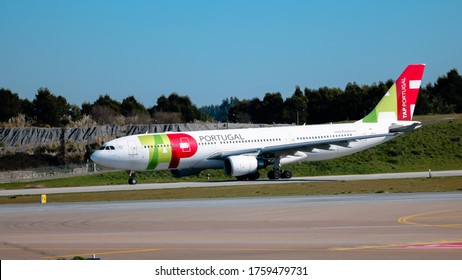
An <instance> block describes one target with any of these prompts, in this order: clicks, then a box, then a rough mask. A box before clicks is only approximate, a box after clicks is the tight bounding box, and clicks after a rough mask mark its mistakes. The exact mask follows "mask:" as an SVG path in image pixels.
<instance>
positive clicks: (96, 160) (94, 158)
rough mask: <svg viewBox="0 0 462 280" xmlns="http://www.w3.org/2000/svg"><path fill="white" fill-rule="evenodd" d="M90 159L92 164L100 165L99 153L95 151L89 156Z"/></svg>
mask: <svg viewBox="0 0 462 280" xmlns="http://www.w3.org/2000/svg"><path fill="white" fill-rule="evenodd" d="M90 159H91V160H92V161H93V162H94V163H98V164H101V151H95V152H93V153H92V154H91V156H90Z"/></svg>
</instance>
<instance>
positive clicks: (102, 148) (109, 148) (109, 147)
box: [99, 145, 115, 151]
mask: <svg viewBox="0 0 462 280" xmlns="http://www.w3.org/2000/svg"><path fill="white" fill-rule="evenodd" d="M99 150H100V151H101V150H106V151H109V150H115V147H114V146H104V145H103V146H101V148H99Z"/></svg>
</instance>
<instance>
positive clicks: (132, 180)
mask: <svg viewBox="0 0 462 280" xmlns="http://www.w3.org/2000/svg"><path fill="white" fill-rule="evenodd" d="M127 173H128V176H130V178H128V184H129V185H136V183H137V181H136V175H135V171H132V170H128V171H127Z"/></svg>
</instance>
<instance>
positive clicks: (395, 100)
mask: <svg viewBox="0 0 462 280" xmlns="http://www.w3.org/2000/svg"><path fill="white" fill-rule="evenodd" d="M424 69H425V64H410V65H408V66H407V67H406V69H405V70H404V71H403V73H401V75H400V76H399V78H398V79H397V80H396V81H395V83H394V84H393V85H392V87H391V88H390V89H389V90H388V92H387V93H386V94H385V96H384V97H383V98H382V100H380V102H379V104H377V106H376V107H375V108H374V110H373V111H372V112H371V113H370V114H369V115H367V116H366V117H365V118H364V119H362V120H360V122H368V123H371V122H390V121H411V120H412V116H413V115H414V109H415V104H416V102H417V95H418V94H419V89H420V85H421V83H422V76H423V72H424Z"/></svg>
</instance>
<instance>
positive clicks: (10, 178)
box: [0, 163, 100, 183]
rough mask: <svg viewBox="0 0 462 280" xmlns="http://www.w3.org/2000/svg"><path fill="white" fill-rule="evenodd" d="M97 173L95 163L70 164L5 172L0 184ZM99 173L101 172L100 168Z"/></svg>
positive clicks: (1, 175) (2, 173)
mask: <svg viewBox="0 0 462 280" xmlns="http://www.w3.org/2000/svg"><path fill="white" fill-rule="evenodd" d="M96 171H97V169H96V164H94V163H84V164H69V165H62V166H50V167H40V168H33V169H28V170H15V171H3V172H0V183H11V182H20V181H34V180H40V179H51V178H62V177H71V176H80V175H86V174H93V173H95V172H96ZM98 171H100V169H99V167H98Z"/></svg>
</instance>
